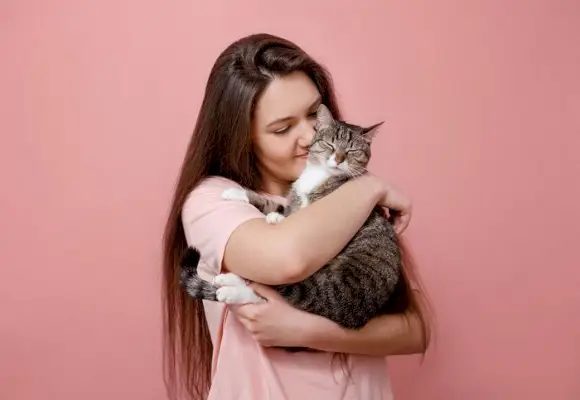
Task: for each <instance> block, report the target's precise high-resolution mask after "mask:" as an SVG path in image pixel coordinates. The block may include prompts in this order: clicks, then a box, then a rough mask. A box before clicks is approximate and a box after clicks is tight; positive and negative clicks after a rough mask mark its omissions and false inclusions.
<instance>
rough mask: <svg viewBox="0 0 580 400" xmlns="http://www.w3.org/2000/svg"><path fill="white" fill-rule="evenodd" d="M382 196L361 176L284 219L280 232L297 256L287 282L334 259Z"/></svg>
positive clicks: (376, 186)
mask: <svg viewBox="0 0 580 400" xmlns="http://www.w3.org/2000/svg"><path fill="white" fill-rule="evenodd" d="M384 196H385V189H384V185H383V184H382V183H381V182H379V181H378V180H377V179H376V178H374V177H372V176H362V177H360V178H357V179H354V180H352V181H349V182H347V183H346V184H344V185H343V186H341V187H340V188H339V189H337V190H336V191H334V192H333V193H331V194H330V195H328V196H325V197H324V198H322V199H320V200H318V201H316V202H314V203H312V204H311V205H309V206H308V207H306V208H304V209H302V210H300V211H299V212H297V213H295V214H292V215H290V216H289V217H288V218H286V219H285V220H284V221H283V222H282V223H281V224H280V226H279V228H280V232H282V234H283V236H284V237H285V238H286V240H289V241H291V243H293V246H294V247H293V251H294V252H295V255H296V256H297V259H296V262H297V269H296V274H295V275H294V276H293V277H292V279H291V282H288V283H293V282H299V281H302V280H304V279H306V278H307V277H309V276H310V275H312V274H313V273H314V272H316V271H318V269H320V268H321V267H322V266H323V265H325V264H326V263H327V262H328V261H329V260H330V259H332V258H333V257H335V256H336V255H337V254H338V253H339V252H340V250H342V249H343V248H344V246H346V245H347V243H348V242H349V240H351V239H352V237H353V236H354V235H355V234H356V232H357V231H358V230H359V229H360V227H361V226H362V224H363V223H364V221H365V220H366V219H367V218H368V216H369V214H370V212H371V211H372V209H373V207H375V206H376V205H377V202H378V201H379V200H380V199H381V198H382V197H384Z"/></svg>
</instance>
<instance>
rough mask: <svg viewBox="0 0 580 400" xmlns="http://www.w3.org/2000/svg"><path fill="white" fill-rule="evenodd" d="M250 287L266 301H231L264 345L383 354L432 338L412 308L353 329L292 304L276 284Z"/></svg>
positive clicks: (420, 346) (416, 347) (418, 347)
mask: <svg viewBox="0 0 580 400" xmlns="http://www.w3.org/2000/svg"><path fill="white" fill-rule="evenodd" d="M251 287H252V288H253V289H254V290H255V291H256V292H257V293H258V294H259V295H260V296H262V297H264V298H265V299H267V301H266V302H264V303H258V304H247V305H242V306H229V307H230V308H231V310H232V311H233V312H234V313H235V314H236V316H237V317H238V319H239V321H240V322H241V323H242V324H243V325H244V326H245V327H246V329H248V330H249V331H250V333H251V334H252V336H253V337H254V339H255V340H257V341H258V342H259V343H260V344H261V345H263V346H276V347H309V348H313V349H318V350H322V351H327V352H337V353H349V354H363V355H371V356H380V357H383V356H391V355H399V354H414V353H421V352H423V351H424V350H425V348H426V347H427V344H428V341H429V330H428V329H427V327H424V326H423V324H422V322H421V319H420V318H419V316H418V315H417V313H415V312H412V311H408V312H406V313H404V314H403V313H401V314H391V315H384V316H380V317H377V318H375V319H373V320H371V321H370V322H368V323H367V324H366V325H365V326H364V327H363V328H361V329H360V330H358V331H356V330H349V329H345V328H342V327H340V326H339V325H337V324H336V323H334V322H332V321H330V320H328V319H326V318H323V317H320V316H318V315H314V314H309V313H307V312H304V311H301V310H298V309H296V308H294V307H292V306H291V305H290V304H288V302H286V301H285V300H284V299H283V298H282V297H281V296H280V295H279V294H278V293H277V292H276V291H274V290H273V289H272V288H269V287H267V286H264V285H259V284H255V283H252V284H251ZM423 329H427V330H426V332H427V335H423ZM424 336H426V340H424V339H423V338H424Z"/></svg>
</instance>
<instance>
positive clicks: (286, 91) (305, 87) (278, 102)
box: [255, 72, 320, 125]
mask: <svg viewBox="0 0 580 400" xmlns="http://www.w3.org/2000/svg"><path fill="white" fill-rule="evenodd" d="M319 98H320V93H319V92H318V89H317V87H316V86H315V85H314V83H313V82H312V80H311V79H310V78H309V77H308V76H307V75H306V74H304V73H303V72H294V73H292V74H289V75H286V76H283V77H280V78H275V79H274V80H273V81H272V82H271V83H270V84H269V85H268V87H267V88H266V90H264V93H263V94H262V96H261V97H260V99H259V100H258V103H257V104H256V114H255V115H256V118H257V119H259V120H261V121H260V122H261V123H260V125H262V124H263V125H267V124H269V123H270V122H271V121H275V120H277V119H282V118H289V117H290V118H291V117H295V116H301V115H303V114H304V113H305V112H308V111H309V108H310V107H312V105H313V104H315V103H316V102H317V100H318V99H319Z"/></svg>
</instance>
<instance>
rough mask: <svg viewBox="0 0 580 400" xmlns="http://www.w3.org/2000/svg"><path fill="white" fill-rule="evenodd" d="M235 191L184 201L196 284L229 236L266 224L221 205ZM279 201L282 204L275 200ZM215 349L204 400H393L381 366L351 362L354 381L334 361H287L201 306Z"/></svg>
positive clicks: (239, 206) (212, 269)
mask: <svg viewBox="0 0 580 400" xmlns="http://www.w3.org/2000/svg"><path fill="white" fill-rule="evenodd" d="M231 187H238V188H239V187H240V186H239V185H238V184H236V183H235V182H232V181H230V180H227V179H224V178H220V177H210V178H207V179H205V180H204V181H203V182H202V183H201V184H200V185H198V186H197V187H196V188H195V189H194V190H193V191H192V192H191V194H190V195H189V197H188V199H187V201H186V203H185V205H184V207H183V212H182V222H183V226H184V229H185V235H186V237H187V242H188V243H189V244H190V245H192V246H195V247H197V248H198V249H199V250H200V253H201V257H202V258H201V261H200V264H199V267H198V271H199V274H200V276H202V277H203V278H204V279H211V278H213V277H214V276H215V275H217V274H218V273H220V269H221V265H222V259H223V255H224V251H225V247H226V244H227V241H228V239H229V237H230V235H231V234H232V232H233V231H234V230H235V229H236V228H237V227H238V226H240V225H241V224H242V223H244V222H246V221H248V220H250V219H252V218H264V215H263V214H262V213H261V212H259V211H258V210H257V209H256V208H254V207H253V206H251V205H249V204H247V203H244V202H238V201H231V200H223V199H222V198H221V194H222V192H223V191H224V190H225V189H227V188H231ZM280 200H281V201H283V199H281V198H280ZM204 307H205V310H206V315H207V321H208V325H209V329H210V332H211V336H212V341H213V344H214V353H213V363H212V376H213V378H212V379H213V380H212V386H211V390H210V394H209V398H208V400H234V399H235V400H266V399H268V400H296V399H298V400H306V399H316V400H392V393H391V386H390V383H389V379H388V375H387V366H386V359H385V358H383V357H367V356H358V355H350V356H349V357H348V360H349V361H348V365H349V370H350V373H351V376H350V378H349V376H348V375H346V373H345V372H344V371H343V369H342V368H341V364H340V362H338V359H337V360H336V362H334V363H333V362H332V359H333V357H332V356H333V355H332V354H331V353H288V352H286V351H283V350H279V349H275V348H265V347H262V346H261V345H260V344H258V343H257V342H256V341H255V340H254V339H253V338H252V336H251V335H250V333H249V332H248V331H247V330H246V329H245V328H244V326H243V325H241V324H240V323H239V322H238V320H237V319H236V317H235V315H233V314H231V313H229V312H228V310H227V307H226V306H224V305H223V304H221V303H217V302H205V301H204Z"/></svg>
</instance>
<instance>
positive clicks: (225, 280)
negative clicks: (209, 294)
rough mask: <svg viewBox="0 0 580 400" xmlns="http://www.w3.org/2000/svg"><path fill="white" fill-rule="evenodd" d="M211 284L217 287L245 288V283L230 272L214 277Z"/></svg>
mask: <svg viewBox="0 0 580 400" xmlns="http://www.w3.org/2000/svg"><path fill="white" fill-rule="evenodd" d="M213 284H214V285H215V286H218V287H223V286H247V285H246V281H245V280H244V279H243V278H242V277H240V276H238V275H236V274H232V273H231V272H228V273H227V274H219V275H216V277H215V278H213Z"/></svg>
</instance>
